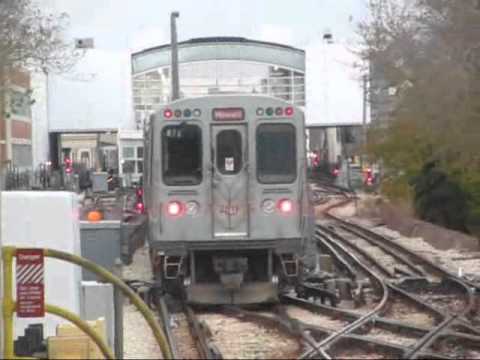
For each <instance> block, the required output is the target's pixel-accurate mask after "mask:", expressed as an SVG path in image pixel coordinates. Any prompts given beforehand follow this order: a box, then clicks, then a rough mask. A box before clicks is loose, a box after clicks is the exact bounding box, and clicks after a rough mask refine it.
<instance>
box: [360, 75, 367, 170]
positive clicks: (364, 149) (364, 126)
mask: <svg viewBox="0 0 480 360" xmlns="http://www.w3.org/2000/svg"><path fill="white" fill-rule="evenodd" d="M367 91H368V75H367V74H364V75H363V114H362V156H360V168H361V169H362V171H363V165H364V157H365V154H366V152H367V100H368V97H367Z"/></svg>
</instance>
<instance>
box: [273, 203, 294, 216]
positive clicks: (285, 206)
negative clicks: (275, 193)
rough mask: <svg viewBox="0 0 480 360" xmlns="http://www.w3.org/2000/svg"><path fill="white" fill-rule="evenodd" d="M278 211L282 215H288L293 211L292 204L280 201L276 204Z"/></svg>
mask: <svg viewBox="0 0 480 360" xmlns="http://www.w3.org/2000/svg"><path fill="white" fill-rule="evenodd" d="M277 208H278V210H279V211H280V212H281V213H283V214H288V213H291V212H292V211H293V202H292V201H291V200H289V199H282V200H280V201H278V203H277Z"/></svg>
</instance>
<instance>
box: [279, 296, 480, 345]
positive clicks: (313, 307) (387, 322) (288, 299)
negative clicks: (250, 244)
mask: <svg viewBox="0 0 480 360" xmlns="http://www.w3.org/2000/svg"><path fill="white" fill-rule="evenodd" d="M281 301H282V302H283V303H287V304H291V305H294V306H298V307H301V308H304V309H306V310H308V311H310V312H314V313H319V314H322V315H324V314H327V315H330V314H333V316H334V317H338V316H340V317H341V318H344V319H347V320H355V319H358V318H359V317H360V316H361V314H360V313H358V312H354V311H351V310H347V309H341V308H338V307H331V306H329V305H325V304H318V303H312V302H310V301H308V300H305V299H301V298H298V297H295V296H293V295H282V297H281ZM375 324H377V325H380V326H381V327H385V328H388V329H391V328H395V329H404V330H407V331H411V332H412V333H417V334H418V335H419V336H421V337H423V336H424V335H425V334H427V333H429V332H430V331H431V329H430V328H426V327H421V326H418V325H412V324H409V323H405V322H403V321H400V320H394V319H389V318H384V317H376V318H375ZM443 335H444V336H451V337H455V338H458V339H461V340H465V341H471V342H478V343H480V336H477V335H470V334H467V333H460V332H455V331H452V330H447V331H445V332H444V333H443Z"/></svg>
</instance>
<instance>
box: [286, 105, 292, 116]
mask: <svg viewBox="0 0 480 360" xmlns="http://www.w3.org/2000/svg"><path fill="white" fill-rule="evenodd" d="M293 113H294V110H293V107H291V106H289V107H287V108H285V115H287V116H292V115H293Z"/></svg>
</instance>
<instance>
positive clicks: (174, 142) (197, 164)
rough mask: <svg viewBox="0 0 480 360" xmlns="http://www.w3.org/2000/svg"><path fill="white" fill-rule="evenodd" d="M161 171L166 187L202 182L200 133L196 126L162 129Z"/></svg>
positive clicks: (174, 126) (176, 126) (173, 126)
mask: <svg viewBox="0 0 480 360" xmlns="http://www.w3.org/2000/svg"><path fill="white" fill-rule="evenodd" d="M162 171H163V181H164V183H165V184H166V185H198V184H200V183H201V182H202V132H201V130H200V128H199V127H198V126H196V125H185V124H181V125H172V126H166V127H165V128H164V129H163V131H162Z"/></svg>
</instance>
